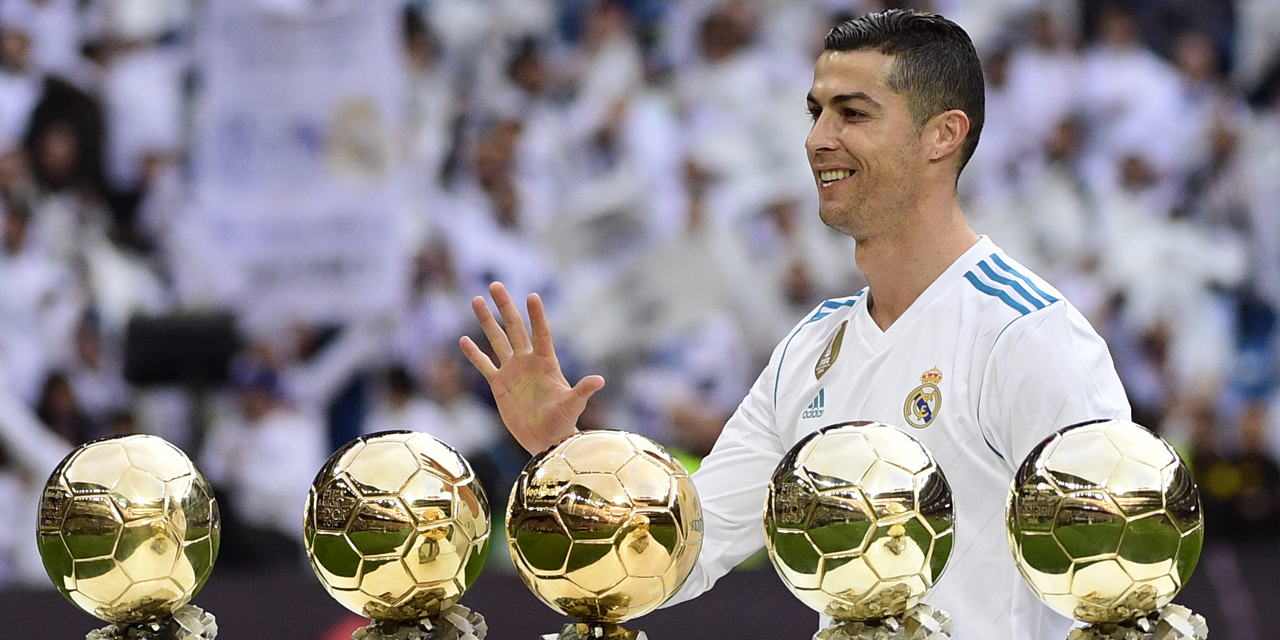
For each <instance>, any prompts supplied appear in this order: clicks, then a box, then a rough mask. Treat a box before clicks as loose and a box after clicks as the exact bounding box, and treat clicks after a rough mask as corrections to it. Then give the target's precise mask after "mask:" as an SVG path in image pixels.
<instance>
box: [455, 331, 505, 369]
mask: <svg viewBox="0 0 1280 640" xmlns="http://www.w3.org/2000/svg"><path fill="white" fill-rule="evenodd" d="M458 346H460V347H462V355H465V356H466V357H467V360H470V361H471V364H472V365H473V366H474V367H475V368H476V370H477V371H479V372H480V375H482V376H484V379H485V380H490V379H492V378H493V376H495V375H497V374H498V368H497V367H495V366H494V365H493V360H490V359H489V356H488V354H486V353H485V352H483V351H481V350H480V347H479V346H477V345H476V343H475V342H473V341H472V340H471V338H468V337H467V336H462V339H461V340H459V341H458Z"/></svg>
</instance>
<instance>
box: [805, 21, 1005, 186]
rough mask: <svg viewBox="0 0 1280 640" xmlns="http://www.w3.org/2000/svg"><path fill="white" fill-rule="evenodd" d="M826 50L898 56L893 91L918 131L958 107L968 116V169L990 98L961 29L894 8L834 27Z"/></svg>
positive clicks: (963, 158) (964, 154) (964, 151)
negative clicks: (903, 100)
mask: <svg viewBox="0 0 1280 640" xmlns="http://www.w3.org/2000/svg"><path fill="white" fill-rule="evenodd" d="M823 48H824V49H826V50H827V51H861V50H865V49H873V50H875V51H879V52H880V53H883V54H885V55H890V56H894V57H895V58H897V59H896V60H895V61H894V63H893V70H892V71H891V72H890V73H889V79H888V84H889V88H890V89H893V90H894V91H896V92H898V93H900V94H902V95H904V96H906V98H907V107H908V108H909V109H910V111H911V121H912V123H913V124H914V125H915V126H916V130H917V131H918V130H920V129H921V128H923V127H924V125H925V123H926V122H928V121H929V119H930V118H932V117H934V116H936V115H938V114H939V113H942V112H944V111H950V110H951V109H959V110H961V111H963V112H964V113H965V115H967V116H969V135H968V136H967V137H966V138H965V141H964V143H963V144H962V145H961V147H960V169H961V170H962V169H964V165H965V164H966V163H968V162H969V158H970V157H972V156H973V150H974V148H976V147H977V146H978V137H979V136H980V135H981V134H982V121H983V116H984V113H985V111H986V109H985V104H984V102H985V100H986V98H985V92H984V88H983V80H982V62H981V60H979V59H978V52H977V50H975V49H974V48H973V41H972V40H970V39H969V34H967V33H965V31H964V29H961V28H960V25H958V24H956V23H954V22H952V21H950V20H948V19H946V18H944V17H942V16H940V15H937V14H934V13H921V12H918V11H913V10H910V9H907V10H903V9H890V10H888V11H882V12H880V13H868V14H866V15H864V16H862V17H861V18H854V19H853V20H849V21H847V22H842V23H840V24H838V25H836V26H835V28H833V29H831V31H830V32H829V33H828V34H827V37H826V40H824V41H823Z"/></svg>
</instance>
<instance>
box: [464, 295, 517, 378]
mask: <svg viewBox="0 0 1280 640" xmlns="http://www.w3.org/2000/svg"><path fill="white" fill-rule="evenodd" d="M471 310H472V311H474V312H475V313H476V319H477V320H479V321H480V328H481V329H484V336H485V337H486V338H488V339H489V346H491V347H493V352H494V354H496V355H497V356H498V362H501V363H504V364H505V363H506V362H507V360H510V359H511V354H512V350H511V343H510V342H508V341H507V334H506V333H505V332H504V331H503V330H502V327H500V326H498V321H497V319H495V318H494V317H493V312H492V311H489V305H488V304H486V303H485V301H484V298H481V297H480V296H476V297H475V298H472V299H471Z"/></svg>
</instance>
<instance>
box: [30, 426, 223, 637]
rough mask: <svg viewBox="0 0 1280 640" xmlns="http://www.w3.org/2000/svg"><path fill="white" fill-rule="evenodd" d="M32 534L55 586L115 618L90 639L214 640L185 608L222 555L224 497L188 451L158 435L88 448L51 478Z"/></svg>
mask: <svg viewBox="0 0 1280 640" xmlns="http://www.w3.org/2000/svg"><path fill="white" fill-rule="evenodd" d="M39 519H40V525H39V529H38V530H37V533H36V536H37V540H38V543H39V548H40V557H41V558H42V559H43V560H44V567H45V570H46V571H48V573H49V578H50V579H52V580H53V584H54V586H56V587H57V588H58V591H60V592H62V595H64V596H66V598H67V599H68V600H70V601H71V602H72V604H74V605H76V606H77V607H79V608H80V609H82V610H83V611H85V612H87V613H89V614H91V615H93V616H95V617H97V618H99V619H101V620H104V621H106V622H110V623H112V624H111V625H109V626H107V627H104V628H102V629H98V630H96V631H92V632H90V633H89V635H88V636H87V637H86V638H87V640H213V638H214V637H216V636H217V634H218V625H217V623H216V622H215V621H214V619H213V616H212V615H210V614H208V613H205V612H204V611H202V610H200V608H198V607H196V606H194V605H190V604H188V602H189V601H190V600H191V598H192V597H194V596H195V595H196V593H198V592H199V591H200V588H201V587H203V586H204V583H205V581H207V580H208V579H209V574H210V573H212V571H213V562H214V560H215V559H217V557H218V541H219V536H220V520H219V517H218V503H217V502H216V501H215V500H214V497H213V490H212V489H211V488H210V487H209V483H208V482H207V481H206V480H205V479H204V476H202V475H201V474H200V472H199V471H198V470H197V469H196V467H195V465H193V464H192V463H191V460H190V459H189V458H187V456H186V454H184V453H183V452H182V451H180V450H178V448H177V447H175V446H173V445H171V444H169V443H168V442H165V441H164V440H162V439H160V438H157V437H155V436H147V435H131V436H118V437H114V438H107V439H104V440H97V441H94V442H90V443H88V444H85V445H83V446H81V447H79V448H77V449H76V450H75V451H72V452H71V454H70V455H68V456H67V457H66V458H64V459H63V460H62V462H61V463H60V464H59V465H58V467H57V468H56V469H54V471H53V475H52V476H50V477H49V481H48V482H47V483H45V488H44V495H43V496H42V497H41V500H40V515H39Z"/></svg>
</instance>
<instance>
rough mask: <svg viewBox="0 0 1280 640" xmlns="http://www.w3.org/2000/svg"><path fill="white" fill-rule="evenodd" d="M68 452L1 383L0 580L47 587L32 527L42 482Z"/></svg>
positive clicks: (56, 436)
mask: <svg viewBox="0 0 1280 640" xmlns="http://www.w3.org/2000/svg"><path fill="white" fill-rule="evenodd" d="M69 453H71V443H70V442H68V441H66V440H65V439H63V438H61V437H60V436H58V435H57V434H55V433H54V432H53V431H51V430H49V429H48V428H47V427H46V426H45V425H44V424H42V423H41V421H40V420H39V419H38V418H37V417H36V415H35V414H34V413H33V412H32V410H31V408H30V406H29V405H28V404H27V403H26V402H24V401H23V400H22V399H21V398H19V397H17V396H16V395H14V394H13V393H12V392H10V391H9V390H7V389H6V388H4V386H3V385H2V384H0V513H4V514H7V516H6V517H5V518H0V584H19V585H23V586H27V587H44V588H48V587H49V586H50V585H49V577H48V574H46V573H45V570H44V565H43V564H42V563H41V561H40V555H39V552H38V551H37V549H36V537H35V536H34V535H32V532H33V531H35V530H36V527H37V526H38V523H37V522H36V515H37V514H38V513H39V504H40V498H41V496H42V495H43V493H44V483H45V481H46V480H48V478H49V476H50V475H51V474H52V473H53V469H54V468H55V467H56V466H57V465H58V463H59V462H60V461H61V460H62V459H63V458H64V457H65V456H66V455H67V454H69Z"/></svg>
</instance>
